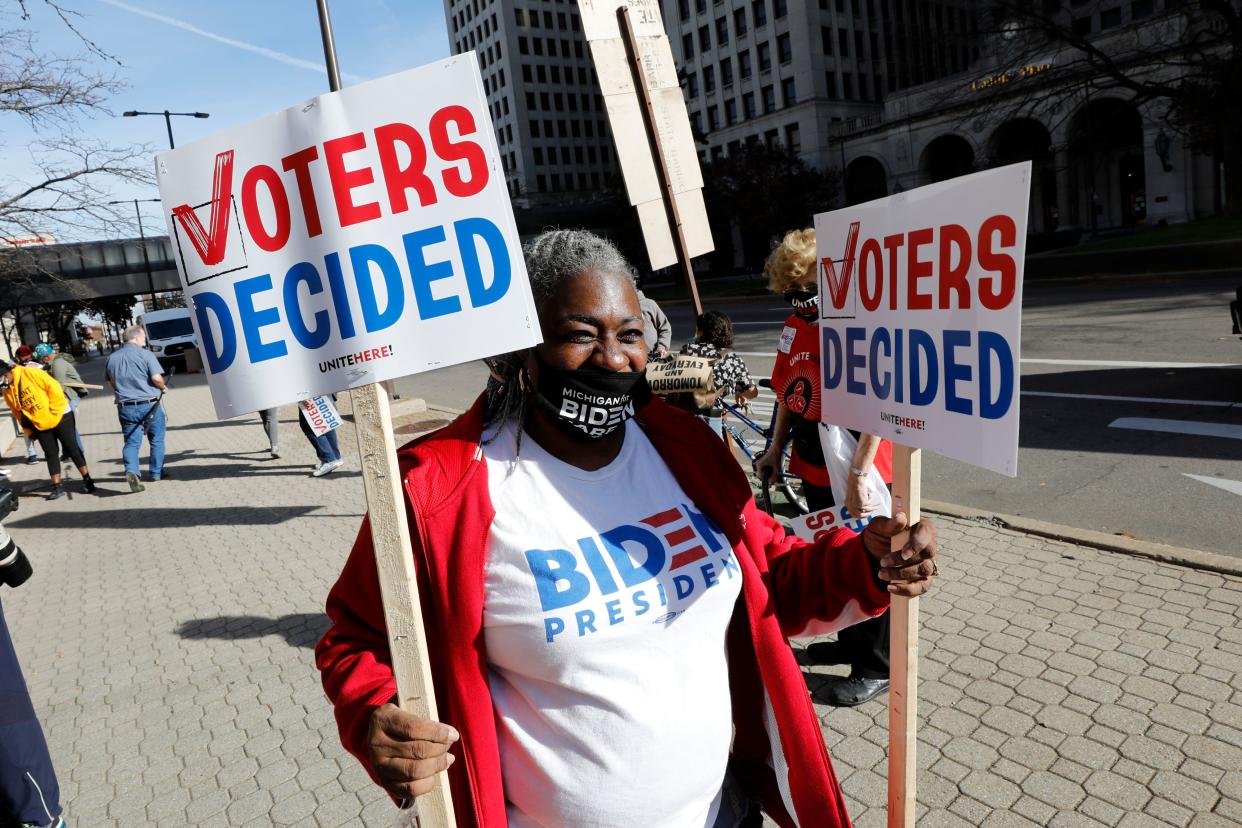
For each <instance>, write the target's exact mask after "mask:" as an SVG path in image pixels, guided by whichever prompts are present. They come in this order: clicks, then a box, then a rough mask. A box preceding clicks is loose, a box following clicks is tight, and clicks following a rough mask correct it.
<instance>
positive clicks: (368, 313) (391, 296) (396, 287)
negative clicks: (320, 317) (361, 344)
mask: <svg viewBox="0 0 1242 828" xmlns="http://www.w3.org/2000/svg"><path fill="white" fill-rule="evenodd" d="M349 263H350V265H352V266H353V268H354V282H355V283H357V285H358V302H359V304H360V305H361V306H362V321H363V324H365V325H366V328H367V332H368V333H374V332H375V331H382V330H383V329H384V328H387V327H388V326H389V325H392V324H394V323H395V322H396V321H397V320H398V319H400V318H401V311H403V310H405V288H404V287H403V286H402V284H401V269H400V268H399V267H397V260H396V259H394V258H393V255H392V254H391V253H389V252H388V248H386V247H381V246H380V245H378V244H360V245H358V246H357V247H351V248H350V249H349ZM372 264H374V265H377V266H378V267H379V269H380V275H382V276H383V277H384V291H385V293H387V294H388V307H386V308H384V310H382V311H381V310H380V309H379V303H378V302H377V301H376V298H375V280H374V279H373V278H372V275H371V265H372Z"/></svg>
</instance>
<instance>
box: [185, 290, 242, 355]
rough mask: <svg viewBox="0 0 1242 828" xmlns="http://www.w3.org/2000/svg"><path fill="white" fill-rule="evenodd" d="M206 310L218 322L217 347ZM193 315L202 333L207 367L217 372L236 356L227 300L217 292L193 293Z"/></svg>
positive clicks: (235, 339) (233, 332) (233, 331)
mask: <svg viewBox="0 0 1242 828" xmlns="http://www.w3.org/2000/svg"><path fill="white" fill-rule="evenodd" d="M207 311H211V313H212V315H213V316H215V317H216V321H217V322H218V323H219V324H220V342H219V345H220V347H219V348H217V347H216V344H217V343H216V340H215V335H214V334H213V333H212V331H211V319H210V317H208V315H207ZM194 316H195V318H196V319H198V330H199V333H201V334H202V335H203V353H204V354H206V356H207V368H208V370H210V371H211V373H213V374H218V373H220V372H221V371H224V370H226V369H227V368H228V367H229V366H230V365H232V364H233V360H234V359H235V358H236V357H237V332H236V331H235V330H233V315H232V314H231V313H229V305H228V302H226V301H224V297H223V296H221V295H220V294H218V293H212V292H211V291H209V290H204V291H200V292H198V293H196V294H194Z"/></svg>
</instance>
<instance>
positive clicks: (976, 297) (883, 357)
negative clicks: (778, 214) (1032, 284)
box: [815, 162, 1031, 477]
mask: <svg viewBox="0 0 1242 828" xmlns="http://www.w3.org/2000/svg"><path fill="white" fill-rule="evenodd" d="M1030 181H1031V165H1030V162H1024V163H1021V164H1013V165H1011V166H1007V167H1000V168H998V169H994V170H988V171H986V172H981V173H975V174H973V175H967V176H962V177H960V178H954V179H951V180H949V181H943V182H940V183H938V184H931V185H928V186H926V187H920V188H918V189H916V190H911V191H909V192H905V193H899V194H897V195H894V196H889V197H888V198H882V199H878V200H876V201H870V202H867V203H866V204H859V205H857V206H854V207H848V208H846V209H844V210H836V211H833V212H830V213H821V214H820V215H817V216H816V217H815V237H816V244H817V247H818V257H819V263H820V269H819V292H820V337H821V341H820V371H821V374H822V378H823V419H824V421H825V422H831V423H835V424H836V425H841V426H845V427H847V428H852V429H857V430H859V431H863V432H866V433H870V434H878V435H879V436H881V437H885V438H887V439H889V440H891V441H893V442H894V443H899V444H902V445H907V446H912V447H914V448H923V449H929V450H931V451H934V452H936V453H938V454H942V455H944V456H946V457H951V458H953V459H956V460H961V461H963V462H966V463H970V464H972V465H975V466H981V467H983V468H986V469H991V470H993V471H997V472H1000V473H1001V474H1006V475H1009V476H1010V477H1014V476H1016V475H1017V465H1018V412H1019V396H1018V395H1019V391H1020V389H1019V385H1020V374H1019V357H1020V336H1021V330H1022V272H1023V264H1024V262H1025V258H1026V225H1027V205H1028V202H1029V196H1030Z"/></svg>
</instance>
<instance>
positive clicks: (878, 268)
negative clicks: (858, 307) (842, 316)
mask: <svg viewBox="0 0 1242 828" xmlns="http://www.w3.org/2000/svg"><path fill="white" fill-rule="evenodd" d="M873 273H874V274H875V281H874V287H875V291H874V292H872V290H871V287H872V284H873V283H872V280H870V279H868V278H867V277H868V276H869V275H871V274H873ZM858 293H859V295H860V296H861V297H862V303H863V307H864V308H866V309H867V310H869V311H874V310H875V309H876V308H878V307H879V306H880V297H881V296H882V295H883V294H884V254H883V252H881V250H880V243H879V242H878V241H876V240H875V239H867V240H866V241H865V242H863V246H862V253H860V254H859V256H858Z"/></svg>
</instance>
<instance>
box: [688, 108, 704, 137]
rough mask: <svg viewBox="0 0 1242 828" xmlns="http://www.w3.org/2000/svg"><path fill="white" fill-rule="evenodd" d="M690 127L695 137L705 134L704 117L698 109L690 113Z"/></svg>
mask: <svg viewBox="0 0 1242 828" xmlns="http://www.w3.org/2000/svg"><path fill="white" fill-rule="evenodd" d="M690 126H691V127H693V130H692V131H693V132H694V134H695V135H702V134H703V116H702V113H700V112H699V111H698V110H697V109H696V110H695V111H694V112H691V113H690Z"/></svg>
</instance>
